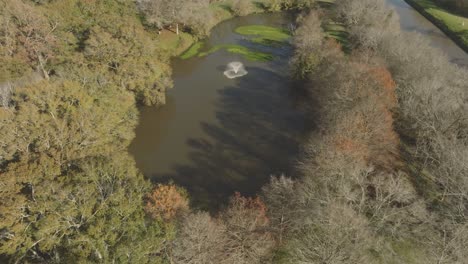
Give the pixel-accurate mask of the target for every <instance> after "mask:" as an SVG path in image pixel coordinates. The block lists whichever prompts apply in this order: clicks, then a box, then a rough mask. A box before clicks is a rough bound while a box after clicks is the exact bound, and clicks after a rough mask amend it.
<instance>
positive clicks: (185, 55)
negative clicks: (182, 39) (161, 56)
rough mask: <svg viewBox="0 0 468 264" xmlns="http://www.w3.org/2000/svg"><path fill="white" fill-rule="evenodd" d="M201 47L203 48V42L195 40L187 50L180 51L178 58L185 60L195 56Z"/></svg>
mask: <svg viewBox="0 0 468 264" xmlns="http://www.w3.org/2000/svg"><path fill="white" fill-rule="evenodd" d="M201 48H203V42H196V43H195V44H193V45H192V46H191V47H190V48H189V49H188V50H186V51H185V52H184V53H182V55H180V58H181V59H183V60H186V59H190V58H192V57H195V56H196V55H197V54H198V53H199V52H200V49H201Z"/></svg>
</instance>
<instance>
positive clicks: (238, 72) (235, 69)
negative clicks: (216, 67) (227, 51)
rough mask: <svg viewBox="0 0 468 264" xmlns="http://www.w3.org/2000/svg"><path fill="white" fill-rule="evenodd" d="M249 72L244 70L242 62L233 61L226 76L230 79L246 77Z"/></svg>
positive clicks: (225, 73) (228, 66)
mask: <svg viewBox="0 0 468 264" xmlns="http://www.w3.org/2000/svg"><path fill="white" fill-rule="evenodd" d="M247 73H248V72H247V71H246V70H245V68H244V64H242V62H238V61H233V62H230V63H229V64H228V65H227V69H226V71H225V72H224V75H225V76H226V77H228V78H229V79H234V78H238V77H242V76H244V75H246V74H247Z"/></svg>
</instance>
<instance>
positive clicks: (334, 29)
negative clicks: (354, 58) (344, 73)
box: [323, 22, 351, 52]
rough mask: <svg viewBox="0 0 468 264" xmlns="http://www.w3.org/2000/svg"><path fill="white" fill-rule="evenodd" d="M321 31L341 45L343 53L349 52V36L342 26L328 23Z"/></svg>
mask: <svg viewBox="0 0 468 264" xmlns="http://www.w3.org/2000/svg"><path fill="white" fill-rule="evenodd" d="M323 30H324V32H325V34H326V35H327V36H328V37H330V38H334V39H336V40H337V41H338V43H340V44H341V46H342V47H343V51H345V52H349V51H350V50H351V44H350V43H349V34H348V32H347V31H346V28H345V27H344V26H343V25H342V24H340V23H336V22H330V23H328V24H326V25H324V26H323Z"/></svg>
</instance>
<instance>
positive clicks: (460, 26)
mask: <svg viewBox="0 0 468 264" xmlns="http://www.w3.org/2000/svg"><path fill="white" fill-rule="evenodd" d="M408 2H410V3H412V4H414V5H418V6H419V7H421V8H422V9H423V10H424V11H425V12H426V13H427V14H428V15H429V16H431V17H432V18H433V19H434V20H436V21H437V22H439V23H440V24H442V25H443V26H445V27H446V30H447V31H449V33H452V34H453V35H454V36H455V37H458V38H459V39H460V42H462V43H461V44H463V45H464V46H465V50H466V49H468V18H466V17H463V16H460V15H457V14H455V13H453V12H450V11H449V10H447V9H445V8H444V7H442V6H439V5H437V4H436V3H435V2H434V1H432V0H410V1H408Z"/></svg>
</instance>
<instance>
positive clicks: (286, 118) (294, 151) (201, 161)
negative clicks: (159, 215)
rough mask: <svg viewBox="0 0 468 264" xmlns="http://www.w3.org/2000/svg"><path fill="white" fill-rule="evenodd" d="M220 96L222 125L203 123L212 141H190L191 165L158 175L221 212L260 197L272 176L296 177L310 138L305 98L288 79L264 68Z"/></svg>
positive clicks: (201, 204) (218, 114) (200, 205)
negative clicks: (234, 202)
mask: <svg viewBox="0 0 468 264" xmlns="http://www.w3.org/2000/svg"><path fill="white" fill-rule="evenodd" d="M248 71H249V74H248V75H246V76H244V77H242V78H238V79H235V80H233V83H234V84H233V85H232V86H228V87H225V88H223V89H221V90H220V91H219V96H220V100H219V101H218V102H217V104H216V109H217V112H216V122H213V123H201V124H200V125H201V126H202V129H203V131H204V133H205V134H206V136H205V137H204V138H190V139H189V140H188V141H187V144H188V145H189V146H190V149H191V151H190V153H189V156H190V164H183V165H182V164H180V165H176V166H175V167H174V168H173V171H174V173H171V174H165V175H154V178H156V179H157V180H158V181H160V180H172V181H174V182H175V183H176V184H178V185H181V186H183V187H185V188H186V189H187V190H188V191H189V193H190V195H191V200H192V204H193V205H194V206H195V207H198V208H203V209H210V210H217V209H218V208H219V207H221V206H223V205H224V204H225V202H226V201H227V199H228V198H229V197H230V196H231V195H232V194H233V193H234V192H235V191H239V192H241V193H242V194H243V195H255V194H256V193H258V191H259V190H260V189H261V187H262V186H263V185H264V184H265V183H267V182H268V181H269V178H270V176H271V175H280V174H282V173H285V174H288V175H289V176H291V175H290V174H291V173H292V170H293V168H294V165H295V160H296V159H297V155H298V153H299V148H300V143H301V141H302V140H303V138H305V137H306V133H307V131H309V130H310V129H311V128H309V127H307V124H308V123H309V122H306V115H305V113H304V112H303V111H301V110H299V109H297V107H296V105H297V104H296V103H297V102H296V101H297V100H301V97H300V96H297V95H295V94H294V91H295V89H294V87H291V85H292V83H291V81H290V80H288V79H287V78H284V77H281V76H280V75H278V74H275V73H273V72H271V71H268V70H265V69H261V68H252V67H250V68H248Z"/></svg>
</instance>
